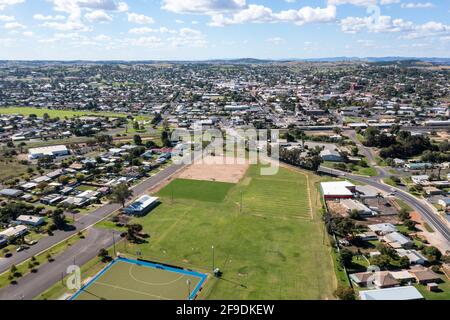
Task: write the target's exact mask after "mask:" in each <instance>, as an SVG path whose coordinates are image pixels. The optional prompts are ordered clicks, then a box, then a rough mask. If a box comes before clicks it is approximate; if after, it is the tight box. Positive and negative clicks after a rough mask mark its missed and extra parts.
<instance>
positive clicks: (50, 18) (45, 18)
mask: <svg viewBox="0 0 450 320" xmlns="http://www.w3.org/2000/svg"><path fill="white" fill-rule="evenodd" d="M33 19H35V20H39V21H59V20H64V19H66V17H64V16H62V15H56V16H52V15H48V16H46V15H43V14H40V13H38V14H35V15H34V16H33Z"/></svg>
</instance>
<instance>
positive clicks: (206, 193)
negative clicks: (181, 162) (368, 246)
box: [120, 166, 336, 299]
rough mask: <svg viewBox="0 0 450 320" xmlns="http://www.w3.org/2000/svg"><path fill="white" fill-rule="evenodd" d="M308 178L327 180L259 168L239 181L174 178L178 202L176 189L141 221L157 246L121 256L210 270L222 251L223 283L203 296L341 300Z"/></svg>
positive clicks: (211, 286) (210, 283) (140, 247)
mask: <svg viewBox="0 0 450 320" xmlns="http://www.w3.org/2000/svg"><path fill="white" fill-rule="evenodd" d="M308 177H309V183H310V185H311V184H312V185H313V184H314V183H315V182H317V181H318V179H319V178H318V177H316V176H314V175H312V174H309V173H308V176H307V175H306V174H304V173H302V172H299V171H293V170H290V169H284V168H281V169H280V171H279V173H278V174H277V175H275V176H260V175H259V166H251V167H250V169H249V170H248V172H247V174H246V176H245V177H244V178H243V179H242V181H241V182H240V183H238V184H231V185H229V184H225V185H224V184H221V183H216V182H202V181H200V182H197V181H185V180H174V181H173V182H172V183H173V184H174V186H173V187H174V190H175V191H174V199H173V201H172V198H171V191H170V190H171V188H172V186H170V185H168V186H166V187H165V188H164V189H163V190H161V191H160V192H159V194H158V196H160V197H161V201H162V204H161V205H160V206H159V207H158V208H156V209H155V210H153V211H152V212H151V213H150V214H149V215H147V216H146V217H142V218H136V219H134V220H133V222H135V223H140V224H142V225H143V227H144V230H145V232H147V233H148V234H149V235H150V240H149V242H148V243H145V244H140V245H130V244H128V245H127V246H124V248H121V249H120V251H122V250H124V252H125V250H126V252H127V253H129V254H133V253H134V252H137V251H139V252H141V253H142V257H143V258H145V259H147V260H152V261H161V262H165V263H169V264H171V265H178V266H183V267H188V268H190V269H192V270H198V271H200V272H203V273H210V272H211V270H212V266H213V252H212V246H214V266H215V267H219V268H220V269H221V270H222V271H223V278H222V279H220V280H219V279H213V280H212V281H208V283H207V285H206V287H205V289H204V290H203V291H202V292H201V294H200V296H199V298H200V299H333V291H334V289H335V287H336V278H335V274H334V267H333V262H332V259H331V254H330V253H331V248H330V246H329V243H328V240H327V239H328V238H327V236H326V234H325V230H324V226H323V222H322V220H321V217H320V216H319V213H318V212H316V210H311V206H310V201H312V202H313V203H314V205H315V207H318V205H317V203H316V201H318V200H317V199H318V193H317V188H315V187H314V185H313V187H312V188H309V189H311V191H310V190H309V189H308ZM310 192H311V198H312V200H311V199H310V196H309V195H310ZM241 199H242V210H241Z"/></svg>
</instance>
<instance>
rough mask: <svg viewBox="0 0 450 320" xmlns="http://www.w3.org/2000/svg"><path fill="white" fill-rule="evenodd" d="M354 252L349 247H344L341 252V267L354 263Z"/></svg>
mask: <svg viewBox="0 0 450 320" xmlns="http://www.w3.org/2000/svg"><path fill="white" fill-rule="evenodd" d="M352 260H353V252H352V251H350V250H348V249H342V250H341V252H340V253H339V264H340V265H341V267H346V268H347V267H349V266H350V265H351V264H352Z"/></svg>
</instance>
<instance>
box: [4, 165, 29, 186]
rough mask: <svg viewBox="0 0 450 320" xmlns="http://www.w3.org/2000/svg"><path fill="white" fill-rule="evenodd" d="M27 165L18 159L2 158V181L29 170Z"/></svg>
mask: <svg viewBox="0 0 450 320" xmlns="http://www.w3.org/2000/svg"><path fill="white" fill-rule="evenodd" d="M27 168H28V167H27V166H25V165H22V164H20V163H18V162H17V161H14V160H12V161H3V160H0V182H1V181H5V180H8V179H13V178H16V177H19V176H20V175H22V174H25V173H26V172H27Z"/></svg>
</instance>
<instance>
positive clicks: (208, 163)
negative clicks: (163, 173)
mask: <svg viewBox="0 0 450 320" xmlns="http://www.w3.org/2000/svg"><path fill="white" fill-rule="evenodd" d="M238 160H239V159H237V158H231V157H221V156H220V157H219V156H217V157H213V156H209V157H206V158H204V159H202V160H200V161H198V162H196V163H194V164H192V165H191V166H189V167H188V168H186V169H185V170H184V171H183V172H181V173H180V175H179V178H182V179H192V180H206V181H218V182H228V183H238V182H239V181H240V180H241V179H242V178H243V177H244V175H245V173H246V172H247V169H248V167H249V164H248V162H247V161H245V160H244V161H238ZM241 162H243V163H241Z"/></svg>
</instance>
